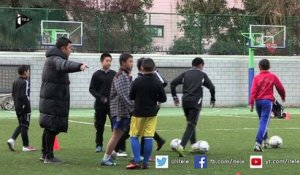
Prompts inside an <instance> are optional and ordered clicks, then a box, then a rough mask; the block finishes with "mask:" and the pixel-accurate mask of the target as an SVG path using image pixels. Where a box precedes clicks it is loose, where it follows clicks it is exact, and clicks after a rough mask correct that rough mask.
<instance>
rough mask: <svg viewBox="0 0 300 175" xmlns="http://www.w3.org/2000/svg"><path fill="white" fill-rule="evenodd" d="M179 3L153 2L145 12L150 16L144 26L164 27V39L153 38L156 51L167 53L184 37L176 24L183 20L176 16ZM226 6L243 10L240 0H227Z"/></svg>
mask: <svg viewBox="0 0 300 175" xmlns="http://www.w3.org/2000/svg"><path fill="white" fill-rule="evenodd" d="M180 1H181V0H153V6H152V8H151V9H150V10H148V11H147V12H148V13H150V14H149V16H148V21H147V23H146V25H160V26H164V37H163V38H158V37H153V46H156V47H158V50H157V51H168V50H169V48H170V47H171V46H172V45H173V41H174V39H175V38H179V37H181V36H183V35H184V33H183V31H180V29H179V28H178V23H179V22H180V21H181V20H182V19H183V18H182V17H181V16H179V15H176V13H177V10H176V6H177V2H180ZM227 6H228V8H239V9H243V8H244V4H243V2H242V0H227ZM158 13H161V14H158ZM162 13H165V14H162Z"/></svg>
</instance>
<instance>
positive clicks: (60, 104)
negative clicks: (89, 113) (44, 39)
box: [39, 37, 88, 163]
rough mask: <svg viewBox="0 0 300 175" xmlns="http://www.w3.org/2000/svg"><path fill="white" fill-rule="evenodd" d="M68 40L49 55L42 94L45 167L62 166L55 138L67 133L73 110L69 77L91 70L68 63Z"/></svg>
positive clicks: (69, 47) (69, 44)
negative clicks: (70, 112)
mask: <svg viewBox="0 0 300 175" xmlns="http://www.w3.org/2000/svg"><path fill="white" fill-rule="evenodd" d="M71 43H72V42H71V41H70V40H69V39H68V38H64V37H62V38H59V39H58V40H57V43H56V46H55V47H53V48H50V49H49V50H48V51H47V52H46V57H47V58H46V61H45V64H44V69H43V74H42V86H41V92H40V104H39V110H40V126H41V127H42V128H44V133H43V136H42V157H41V158H40V160H41V161H44V163H62V161H61V160H59V159H57V158H55V157H54V155H53V144H54V139H55V136H56V135H57V134H58V133H59V132H67V130H68V118H69V108H70V88H69V84H70V80H69V76H68V73H71V72H79V71H83V70H85V69H87V68H88V66H87V65H86V64H82V63H77V62H73V61H68V57H69V55H70V53H71V50H72V46H71Z"/></svg>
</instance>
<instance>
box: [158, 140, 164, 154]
mask: <svg viewBox="0 0 300 175" xmlns="http://www.w3.org/2000/svg"><path fill="white" fill-rule="evenodd" d="M165 143H166V141H165V140H161V141H159V142H157V148H156V151H159V150H160V149H161V148H162V147H163V146H164V144H165Z"/></svg>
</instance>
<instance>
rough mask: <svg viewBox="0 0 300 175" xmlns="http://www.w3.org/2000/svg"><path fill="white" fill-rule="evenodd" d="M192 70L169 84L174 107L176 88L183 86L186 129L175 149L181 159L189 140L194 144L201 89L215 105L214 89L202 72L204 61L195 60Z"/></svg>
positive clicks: (176, 101)
mask: <svg viewBox="0 0 300 175" xmlns="http://www.w3.org/2000/svg"><path fill="white" fill-rule="evenodd" d="M192 66H193V67H192V68H191V69H189V70H187V71H185V72H183V73H182V74H180V75H179V76H178V77H177V78H175V79H174V80H173V81H172V82H171V93H172V96H173V100H174V102H175V105H176V106H177V105H178V104H179V100H178V97H177V94H176V87H177V86H178V85H179V84H183V87H182V93H183V96H182V108H183V111H184V115H185V117H186V120H187V127H186V130H185V132H184V134H183V136H182V140H181V143H180V146H179V147H178V148H176V149H175V151H176V152H177V153H179V156H181V157H183V156H184V154H183V152H182V151H183V148H184V147H185V145H186V144H187V142H188V141H189V140H190V141H191V144H194V143H196V132H195V128H196V125H197V121H198V117H199V114H200V110H201V107H202V101H203V88H202V86H205V87H207V88H208V89H209V90H210V94H211V99H210V103H211V104H212V106H214V104H215V101H216V99H215V87H214V85H213V83H212V82H211V81H210V79H209V78H208V76H207V75H206V73H204V72H202V70H203V67H204V61H203V59H202V58H199V57H197V58H195V59H194V60H193V61H192Z"/></svg>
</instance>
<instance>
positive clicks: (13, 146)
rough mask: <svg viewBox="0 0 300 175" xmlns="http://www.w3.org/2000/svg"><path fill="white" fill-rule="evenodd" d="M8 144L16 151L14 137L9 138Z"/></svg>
mask: <svg viewBox="0 0 300 175" xmlns="http://www.w3.org/2000/svg"><path fill="white" fill-rule="evenodd" d="M7 145H8V148H9V149H10V150H11V151H15V146H16V141H15V140H14V139H12V138H10V139H8V140H7Z"/></svg>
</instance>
